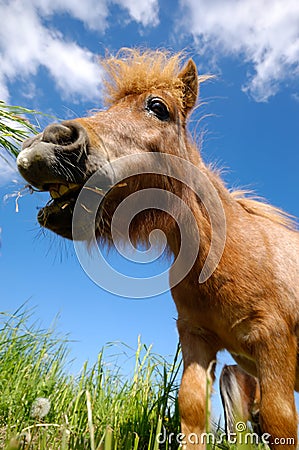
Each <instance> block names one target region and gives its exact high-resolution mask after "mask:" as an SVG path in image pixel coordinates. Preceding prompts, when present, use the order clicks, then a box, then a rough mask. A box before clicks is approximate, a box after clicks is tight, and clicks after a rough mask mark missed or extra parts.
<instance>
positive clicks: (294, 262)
mask: <svg viewBox="0 0 299 450" xmlns="http://www.w3.org/2000/svg"><path fill="white" fill-rule="evenodd" d="M181 61H182V54H177V55H170V54H169V53H168V52H163V51H157V52H152V51H147V50H145V51H139V50H125V51H124V52H123V53H120V54H119V55H118V56H116V57H110V58H108V59H106V60H104V61H102V64H103V66H104V68H105V69H106V72H107V78H106V81H105V88H106V103H107V104H108V105H109V108H108V110H107V111H101V112H99V113H97V114H96V115H94V116H91V117H85V118H80V119H76V120H75V121H72V122H64V123H63V124H62V125H56V126H54V125H53V126H50V127H48V128H46V130H45V131H44V133H42V134H40V135H39V136H37V137H35V138H34V139H32V140H30V141H28V142H27V143H25V144H24V150H23V151H22V152H21V153H20V156H19V158H18V164H19V168H20V171H21V173H22V174H23V176H24V177H25V178H26V179H27V181H28V182H29V183H30V184H32V185H34V186H36V187H37V188H39V189H44V190H45V189H52V188H53V183H54V185H55V186H56V184H57V183H65V184H66V183H78V184H81V185H83V184H84V183H85V182H86V180H87V179H88V178H89V176H90V175H91V174H92V173H94V172H95V171H97V170H98V171H100V172H101V170H102V169H101V168H102V167H103V161H106V162H113V161H115V160H117V159H118V158H119V157H121V156H125V155H129V156H130V157H131V159H130V162H131V164H132V165H133V166H134V167H135V166H136V168H137V167H138V163H139V159H138V154H140V153H145V154H147V153H153V154H154V153H162V154H164V153H166V154H170V155H175V156H178V157H180V158H182V159H184V160H187V161H189V162H190V163H192V164H193V165H195V166H196V167H197V168H198V171H199V172H200V173H201V174H203V175H205V177H206V178H205V179H206V182H204V181H201V182H200V183H199V182H198V181H197V180H195V179H192V175H191V173H183V175H184V177H185V179H186V180H187V182H188V184H190V183H191V184H192V183H193V184H195V185H196V183H199V186H197V187H198V188H199V189H200V198H198V197H197V196H196V195H195V193H194V192H193V190H192V189H191V188H190V187H188V186H185V185H183V184H182V183H180V182H178V181H175V180H173V179H169V177H167V176H161V175H154V176H152V175H149V176H145V175H142V176H138V175H136V176H134V177H131V178H129V179H127V180H125V184H124V185H122V186H116V187H114V188H113V189H112V190H111V191H110V192H109V194H108V195H107V196H106V197H105V199H104V203H103V206H102V209H101V212H100V216H99V217H97V224H96V225H97V230H96V232H97V235H98V236H99V237H100V238H101V239H102V240H105V241H111V236H110V224H111V218H112V216H113V213H114V211H115V208H116V207H117V206H118V205H119V204H120V203H121V201H122V200H123V199H124V198H126V197H127V196H128V195H129V194H131V193H133V192H136V191H138V190H142V189H145V188H147V187H154V188H159V189H163V190H168V191H170V192H172V193H174V194H175V196H177V197H179V198H181V199H182V200H183V201H184V202H185V203H186V204H187V205H188V206H189V208H190V210H191V212H192V216H193V217H194V219H195V223H196V227H195V228H196V229H194V227H193V225H192V223H191V221H190V219H189V218H188V217H185V215H184V213H183V212H182V211H181V210H180V208H179V207H178V206H176V205H173V204H170V205H169V210H170V211H174V212H176V214H177V215H178V217H179V219H180V221H181V223H182V226H183V228H184V232H185V233H186V234H187V235H188V236H189V245H190V248H191V247H192V246H193V242H194V240H195V239H196V233H197V232H198V233H199V235H200V246H199V251H198V255H197V258H196V261H195V263H194V265H193V267H192V268H191V270H190V271H189V272H188V273H187V274H186V276H185V278H184V279H183V280H181V281H180V282H179V284H177V285H175V286H174V287H173V288H172V289H171V293H172V296H173V299H174V301H175V304H176V307H177V311H178V321H177V326H178V331H179V336H180V341H181V345H182V353H183V360H184V373H183V377H182V382H181V388H180V393H179V405H180V413H181V421H182V433H183V434H184V435H185V436H186V447H185V448H186V449H188V450H195V449H200V448H203V447H204V445H203V444H201V443H200V442H199V443H198V444H196V445H194V444H191V443H190V442H188V436H193V433H196V434H197V435H198V438H199V441H200V438H201V436H202V433H203V432H204V431H205V426H206V416H205V410H206V398H205V397H206V383H207V379H208V378H209V376H210V369H209V368H210V367H211V362H212V361H214V360H215V359H216V355H217V352H218V351H219V350H222V349H227V350H228V351H229V352H230V353H231V354H232V356H233V357H234V358H235V360H236V361H237V363H238V364H239V365H240V366H241V367H242V368H243V369H244V370H245V371H246V372H248V373H249V374H251V375H253V376H257V378H258V379H259V383H260V388H261V402H260V427H261V430H262V432H263V433H269V434H270V435H271V439H270V443H269V445H270V447H271V449H275V450H278V449H283V448H286V447H285V445H284V444H282V443H281V442H280V441H279V439H280V438H289V439H293V443H290V444H289V445H288V448H290V449H295V448H296V442H297V415H296V410H295V403H294V388H296V389H298V388H299V371H298V368H297V346H298V342H297V340H298V329H299V287H298V279H299V259H298V258H299V256H298V255H299V234H298V232H296V231H295V227H294V226H293V224H292V223H291V222H290V220H289V218H288V217H287V216H286V215H285V214H284V213H282V212H281V211H280V210H278V209H277V208H274V207H272V206H269V205H267V204H265V203H262V202H258V201H256V200H253V199H250V198H245V197H244V196H243V195H240V192H235V193H230V192H229V191H228V190H227V188H226V187H225V185H224V183H223V182H222V180H221V179H220V177H219V176H218V174H217V173H215V172H214V171H212V170H210V168H209V167H207V166H206V165H205V164H204V162H203V161H202V159H201V156H200V153H199V152H198V149H197V148H196V145H195V144H194V142H192V141H191V139H190V137H189V135H188V132H187V129H186V128H187V127H186V125H187V118H188V115H189V114H190V112H191V111H192V109H193V108H194V106H195V104H196V101H197V94H198V81H200V80H198V75H197V70H196V67H195V65H194V63H193V61H192V60H190V61H189V62H188V63H187V64H186V66H185V67H181ZM152 96H154V97H158V98H160V99H161V101H162V102H163V103H164V104H165V105H167V108H168V111H169V118H168V120H165V121H163V120H160V119H159V118H158V117H157V116H156V115H155V114H152V112H150V113H149V111H148V109H147V105H148V103H147V102H148V100H149V98H152ZM74 130H75V131H74ZM64 136H66V137H64ZM57 154H59V156H60V158H59V159H58V158H57ZM78 155H79V156H78ZM182 167H183V165H181V164H175V167H173V170H175V171H177V172H176V173H180V171H182V170H185V169H183V168H182ZM103 176H104V174H103ZM105 177H106V178H107V177H108V181H107V182H108V183H109V179H110V178H109V177H111V179H113V177H112V176H111V174H109V173H108V174H107V173H106V172H105ZM106 178H105V179H106ZM189 181H190V183H189ZM210 185H212V186H213V187H214V189H215V190H216V192H217V194H218V197H219V199H220V200H221V204H222V206H223V209H224V211H225V218H226V242H225V248H224V252H223V255H222V258H221V260H220V262H219V264H218V266H217V268H216V270H214V272H213V273H212V274H211V276H210V277H209V278H208V279H207V280H206V281H205V282H203V283H199V281H198V280H199V274H200V273H201V270H202V268H203V266H204V263H205V261H206V258H207V255H208V253H209V250H210V246H211V240H212V231H213V233H214V232H215V230H214V229H213V230H212V228H211V220H212V219H213V221H214V223H216V224H217V223H218V222H219V221H221V218H220V216H219V209H218V210H217V208H214V207H213V206H214V205H215V203H213V202H214V200H213V196H211V190H210V188H209V186H210ZM95 195H97V194H95ZM202 199H204V201H203V200H202ZM74 201H75V200H74V199H72V198H71V197H69V199H68V202H69V203H68V204H67V206H65V203H64V200H63V199H61V200H60V199H58V200H57V201H56V202H55V201H54V203H53V204H50V205H48V206H47V207H45V208H43V210H42V212H41V213H40V214H39V221H40V223H41V224H42V225H43V226H45V227H47V228H50V229H52V230H53V231H55V232H56V233H58V234H61V235H62V236H64V237H69V238H70V237H72V235H71V224H72V207H73V203H72V202H74ZM206 204H208V205H209V211H208V212H209V214H208V212H207V210H206V207H205V205H206ZM219 225H220V226H221V223H220V224H219ZM155 228H160V229H162V230H163V231H164V232H165V234H166V237H167V241H168V246H169V251H170V252H171V253H172V254H173V255H174V258H176V257H177V256H178V254H179V251H180V242H181V237H180V233H179V229H178V226H177V223H176V221H175V220H174V219H173V218H172V217H171V216H170V215H169V214H167V213H164V212H161V211H159V210H156V209H150V210H147V211H144V212H143V213H140V214H138V215H137V217H136V218H135V219H134V220H133V221H132V224H131V227H130V234H131V238H132V240H133V241H134V242H138V241H141V242H146V240H147V238H148V235H149V233H150V231H152V230H153V229H155ZM122 229H123V228H122V224H121V223H120V224H119V238H120V239H122ZM214 234H215V233H214ZM215 238H216V240H217V238H218V235H217V230H216V236H215ZM185 251H186V252H187V253H188V248H187V249H185ZM174 275H175V273H174V269H173V268H172V269H171V270H170V280H172V278H173V276H174ZM211 376H213V374H211Z"/></svg>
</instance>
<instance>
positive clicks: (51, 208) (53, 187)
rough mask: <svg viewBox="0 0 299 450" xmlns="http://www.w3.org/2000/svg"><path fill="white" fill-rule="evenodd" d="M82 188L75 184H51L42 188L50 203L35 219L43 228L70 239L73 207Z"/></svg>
mask: <svg viewBox="0 0 299 450" xmlns="http://www.w3.org/2000/svg"><path fill="white" fill-rule="evenodd" d="M81 188H82V186H81V185H80V184H75V183H66V184H64V183H53V184H48V185H45V186H44V190H45V191H49V193H50V196H51V199H50V201H49V202H48V203H47V204H46V205H45V206H44V207H43V208H41V209H40V210H39V212H38V215H37V219H38V221H39V223H40V225H42V226H43V227H45V228H48V229H50V230H52V231H54V232H55V233H57V234H59V235H61V236H63V237H65V238H68V239H72V218H73V211H74V207H75V204H76V201H77V198H78V195H79V193H80V190H81Z"/></svg>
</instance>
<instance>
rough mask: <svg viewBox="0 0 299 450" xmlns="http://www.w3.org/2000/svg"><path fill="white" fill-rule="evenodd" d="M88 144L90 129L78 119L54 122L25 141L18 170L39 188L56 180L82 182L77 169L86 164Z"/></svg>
mask: <svg viewBox="0 0 299 450" xmlns="http://www.w3.org/2000/svg"><path fill="white" fill-rule="evenodd" d="M88 146H89V138H88V135H87V132H86V131H85V129H84V127H83V126H82V125H80V124H79V123H78V122H76V121H65V122H62V123H61V124H52V125H49V126H48V127H46V128H45V130H44V131H43V132H42V133H40V134H38V135H37V136H35V137H33V138H31V139H27V140H26V141H24V143H23V148H22V151H21V152H20V154H19V156H18V158H17V165H18V169H19V171H20V173H21V175H22V176H23V177H24V178H25V180H26V181H28V183H30V184H31V185H32V186H34V187H36V188H37V189H40V190H48V189H47V185H49V184H53V183H60V182H66V181H68V182H70V183H76V182H81V181H82V171H81V174H80V170H78V169H80V166H81V168H82V165H84V159H86V158H87V151H86V149H87V148H88ZM74 169H75V170H74ZM79 178H80V179H79Z"/></svg>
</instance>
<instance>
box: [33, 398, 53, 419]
mask: <svg viewBox="0 0 299 450" xmlns="http://www.w3.org/2000/svg"><path fill="white" fill-rule="evenodd" d="M50 408H51V402H50V400H49V399H48V398H44V397H37V398H36V399H35V400H34V402H33V403H32V406H31V411H30V416H31V417H33V418H34V419H42V418H43V417H45V416H46V415H47V414H48V412H49V411H50Z"/></svg>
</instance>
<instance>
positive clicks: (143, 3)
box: [114, 0, 159, 26]
mask: <svg viewBox="0 0 299 450" xmlns="http://www.w3.org/2000/svg"><path fill="white" fill-rule="evenodd" d="M114 3H116V4H118V5H119V6H122V7H123V8H126V9H127V10H128V11H129V14H130V16H131V17H132V18H133V19H134V20H135V21H136V22H140V23H141V24H142V25H143V26H148V25H151V26H155V25H158V23H159V4H158V0H114Z"/></svg>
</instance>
